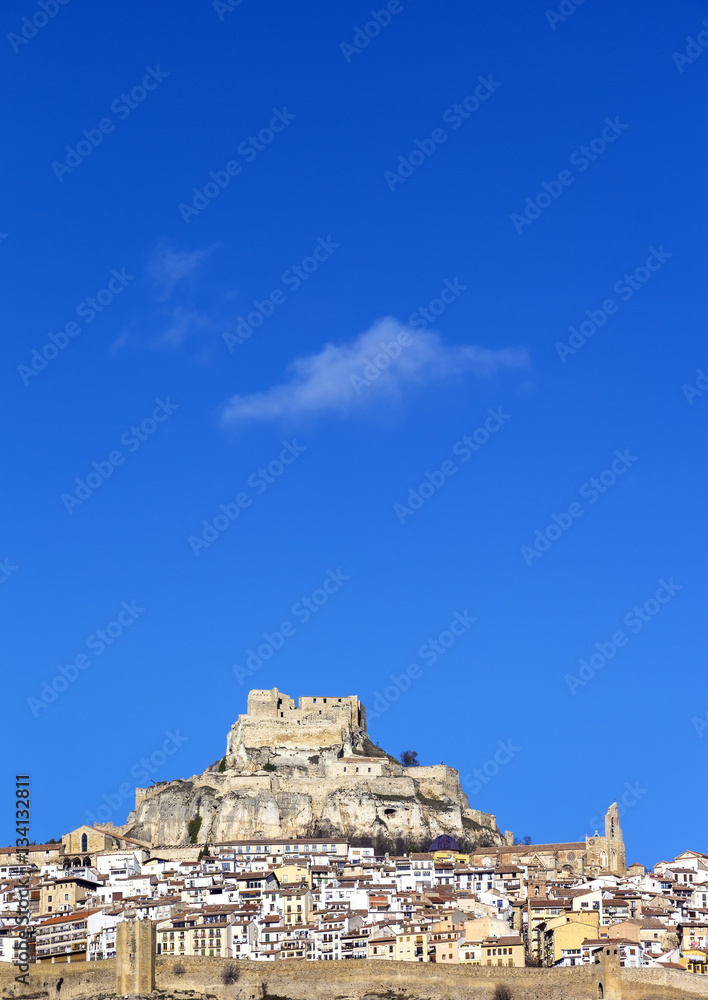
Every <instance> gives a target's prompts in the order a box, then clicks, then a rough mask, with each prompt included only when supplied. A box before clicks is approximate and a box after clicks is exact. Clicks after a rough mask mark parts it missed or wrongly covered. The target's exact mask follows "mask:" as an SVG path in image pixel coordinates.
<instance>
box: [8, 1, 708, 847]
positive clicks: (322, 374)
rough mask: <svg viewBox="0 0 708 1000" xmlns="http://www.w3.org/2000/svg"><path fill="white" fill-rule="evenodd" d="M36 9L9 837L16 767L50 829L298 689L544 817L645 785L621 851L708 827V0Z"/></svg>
mask: <svg viewBox="0 0 708 1000" xmlns="http://www.w3.org/2000/svg"><path fill="white" fill-rule="evenodd" d="M44 7H45V11H46V13H45V12H44V11H42V9H41V6H38V5H36V4H35V3H31V2H24V0H23V2H21V3H19V4H15V5H11V6H6V7H5V8H4V10H3V12H2V15H1V16H2V25H3V32H2V34H3V36H4V38H5V43H4V46H5V47H4V52H3V54H2V58H1V59H0V66H1V68H2V73H3V77H4V79H3V83H4V87H5V91H6V92H8V93H10V92H12V94H13V99H12V101H10V102H7V103H6V108H5V112H4V130H5V142H6V149H7V150H8V155H7V156H6V157H5V161H4V167H3V170H4V178H3V185H2V189H3V208H2V215H1V217H0V229H1V230H2V238H1V240H0V254H1V255H2V256H1V259H0V266H1V267H2V271H3V277H4V281H3V282H2V293H1V294H2V306H3V315H4V317H5V331H6V335H5V336H4V337H3V338H2V342H1V345H0V351H1V352H2V365H1V367H0V372H1V375H0V377H1V378H2V397H3V404H4V409H5V428H6V434H5V459H4V467H5V473H6V475H5V483H6V488H5V489H4V490H3V491H2V496H1V498H0V504H1V506H2V542H1V544H0V549H1V551H0V559H4V560H5V562H4V563H3V564H2V566H3V568H2V576H3V582H2V584H1V586H0V600H1V602H2V615H3V627H2V632H1V635H0V643H1V648H2V660H3V663H4V664H5V672H4V683H3V691H4V709H5V711H4V731H5V734H6V737H5V745H6V752H5V754H4V755H3V774H4V778H3V782H2V787H4V788H5V794H6V796H7V801H8V808H7V809H6V810H3V811H2V817H3V819H2V823H3V826H2V830H3V832H2V835H1V837H2V840H3V841H4V842H10V840H11V839H13V838H14V833H13V828H12V823H11V808H10V803H11V800H12V799H11V797H12V788H13V781H14V775H15V774H16V773H18V772H30V773H31V775H32V782H33V784H32V789H33V828H32V835H33V837H34V839H36V840H37V841H39V842H41V841H42V840H44V839H46V838H48V837H52V836H53V837H58V836H60V835H61V833H63V832H65V831H67V830H69V829H71V828H73V827H75V826H77V825H78V824H79V823H81V822H84V821H85V820H86V818H87V816H88V815H89V814H92V813H93V814H95V813H96V811H97V810H98V809H99V808H100V807H101V806H104V807H105V808H104V811H103V814H102V815H103V817H105V816H106V815H107V814H110V817H109V818H110V819H112V820H113V821H114V822H118V823H120V822H124V821H125V818H126V816H127V813H128V810H129V808H130V805H131V804H132V791H133V789H134V787H135V785H136V784H145V783H146V782H145V780H144V775H145V769H146V766H147V771H148V775H149V777H150V778H152V779H154V780H165V779H169V778H172V777H181V776H188V775H190V774H193V773H197V772H199V771H201V770H202V769H203V768H204V767H205V766H206V765H207V764H209V763H211V762H212V761H214V760H216V759H217V758H219V757H221V756H222V754H223V751H224V747H225V737H226V732H227V730H228V728H229V726H230V725H231V724H232V722H233V721H234V720H235V718H236V716H237V715H238V714H239V713H240V712H243V711H245V705H246V695H247V691H248V689H249V688H250V687H261V688H267V687H274V686H277V687H279V688H280V689H281V690H284V691H286V692H287V693H289V694H290V695H293V696H296V695H299V694H317V693H324V694H327V693H331V694H352V693H357V694H358V695H359V696H360V697H361V698H362V700H363V701H364V703H365V704H366V705H367V706H368V707H369V710H370V714H371V715H372V716H373V715H376V716H377V717H376V718H371V721H370V730H371V733H372V736H373V737H374V739H376V740H377V741H378V742H380V743H381V744H382V745H383V746H384V747H385V748H386V749H388V750H389V751H391V752H393V753H396V754H397V753H399V752H400V751H402V750H403V749H407V748H413V749H416V750H418V752H419V754H420V758H421V760H422V761H423V762H426V763H437V762H439V761H440V760H443V761H445V762H446V763H449V764H452V765H453V766H455V767H457V768H459V770H460V774H461V777H462V779H463V783H464V787H465V790H466V791H467V792H468V794H469V795H470V801H471V803H472V805H473V806H475V807H477V808H480V809H483V810H486V811H489V812H493V813H495V814H496V815H497V817H498V821H499V824H500V826H501V827H502V828H506V829H512V830H514V831H515V832H516V833H517V834H518V835H519V836H523V835H525V834H528V835H530V836H531V837H532V838H533V839H534V840H535V841H536V842H543V841H549V840H564V839H571V840H574V839H580V838H583V837H584V836H585V834H586V833H588V834H589V833H592V832H593V829H594V827H595V826H596V825H597V824H598V817H600V816H601V815H602V813H603V812H604V810H605V808H606V807H607V805H609V804H610V803H611V802H612V801H613V800H615V799H617V800H618V801H621V802H622V801H623V802H624V806H623V818H622V822H623V826H624V831H625V839H626V842H627V845H628V860H632V861H633V860H641V861H642V862H644V863H647V864H651V863H654V862H655V861H657V860H659V859H660V858H662V857H666V856H673V855H674V854H676V853H678V852H679V851H681V850H683V849H686V848H689V847H691V848H694V849H698V850H708V844H707V843H706V840H705V828H706V822H705V820H706V816H705V807H704V805H703V803H702V797H701V796H700V794H697V793H696V788H697V786H696V780H697V775H699V774H700V773H702V771H703V769H704V765H705V747H706V743H705V737H704V728H703V726H702V724H701V723H702V722H705V721H706V707H707V705H706V698H705V697H704V695H703V692H702V685H701V678H702V676H703V672H704V670H705V624H704V623H705V613H704V608H705V603H706V599H707V598H708V588H707V586H706V579H705V565H706V557H707V556H708V551H707V549H706V541H705V531H704V520H705V517H704V507H705V487H706V477H705V471H704V465H705V444H704V442H705V429H706V420H707V419H708V394H706V392H705V390H706V388H708V375H706V374H705V372H706V366H707V365H708V352H707V351H706V340H705V322H706V315H705V304H704V294H703V289H704V287H705V271H706V255H707V251H706V247H705V235H704V232H705V218H706V193H705V192H706V189H705V155H706V146H705V139H704V136H703V134H702V128H701V126H700V124H697V123H700V122H701V121H702V120H703V109H704V106H705V92H706V81H707V80H708V54H703V44H702V42H701V41H700V39H702V41H703V42H705V43H708V33H706V27H708V26H707V25H706V23H705V22H704V18H705V16H706V8H705V5H703V4H700V3H697V2H689V0H677V2H676V3H675V4H672V5H671V7H670V8H667V7H666V5H665V4H659V3H657V2H656V0H650V2H649V3H645V4H633V5H629V6H625V7H624V8H618V7H617V5H615V4H611V3H610V2H609V0H587V2H586V3H584V4H582V5H579V6H577V8H575V9H574V10H571V8H572V4H566V5H564V6H563V10H564V11H566V12H567V13H566V14H565V15H564V18H565V19H561V18H560V17H556V16H554V15H553V14H551V15H549V14H548V11H549V10H550V11H552V12H553V11H555V12H556V13H558V11H559V10H560V5H559V4H553V5H551V6H549V7H544V5H543V4H540V3H539V4H529V3H523V4H522V3H519V2H514V3H510V2H500V3H491V2H486V3H481V4H474V5H468V4H462V3H449V2H441V3H437V4H425V3H422V2H419V0H400V3H398V4H397V3H396V2H394V3H393V4H392V5H391V9H390V10H389V9H388V8H385V7H380V6H378V5H377V6H376V7H375V8H374V11H375V12H376V17H373V16H372V14H371V10H372V8H371V7H370V5H365V4H358V3H355V2H352V0H344V2H342V3H340V4H337V5H334V6H327V5H312V4H310V5H305V7H302V6H301V5H299V6H297V7H293V6H292V5H287V4H283V3H275V2H273V0H270V2H268V0H242V2H240V3H233V5H232V6H231V5H230V4H227V3H217V4H216V5H215V6H214V5H212V4H211V3H209V2H207V0H201V2H199V3H195V4H191V5H183V6H182V7H181V8H178V9H175V7H174V5H171V4H169V5H168V4H167V3H164V2H162V0H158V2H156V3H153V4H150V5H148V7H141V8H140V9H139V10H138V9H137V8H136V9H135V10H123V11H121V14H120V17H117V16H116V13H115V10H113V9H111V10H108V9H101V7H100V5H99V6H98V7H97V6H96V5H90V4H88V3H86V2H85V0H71V2H68V3H63V4H61V3H59V2H58V0H46V2H45V5H44ZM382 11H383V13H381V12H382ZM25 19H26V20H25ZM33 19H34V20H33ZM45 22H46V23H45ZM23 30H24V36H23V35H22V31H23ZM701 31H703V32H704V34H703V35H700V32H701ZM690 39H693V40H694V41H690ZM696 39H698V40H696ZM364 43H366V44H364ZM676 53H678V55H676ZM687 53H688V54H687ZM571 328H572V329H571ZM593 480H595V482H594V483H593ZM325 583H326V584H327V585H326V586H325ZM635 609H639V610H638V611H637V610H635ZM453 623H456V624H455V628H454V629H451V628H450V626H452V625H453ZM99 630H102V635H101V634H100V632H99ZM276 632H277V633H278V635H276ZM455 632H457V633H459V634H457V635H456V634H455ZM264 633H265V634H266V635H265V636H264ZM618 633H619V635H618ZM259 646H260V647H261V649H262V651H263V652H264V654H265V655H264V657H260V656H259V654H258V648H259ZM276 647H277V648H276ZM592 657H594V659H592ZM77 658H78V661H77ZM581 661H585V664H582V663H581ZM247 664H250V666H247ZM259 664H261V665H260V666H259ZM60 668H62V669H60ZM411 668H412V669H411ZM52 694H54V698H53V699H52ZM375 706H376V707H375ZM706 728H708V725H707V726H706ZM168 732H169V733H172V734H178V736H179V739H178V742H179V747H178V749H176V750H175V752H174V753H172V754H170V755H166V754H164V753H162V752H161V750H160V748H161V747H162V745H163V743H164V741H165V739H166V738H167V737H166V735H165V734H166V733H168ZM500 741H501V743H503V744H504V745H505V746H506V747H507V751H509V748H512V750H511V752H506V753H504V754H502V757H508V761H507V763H505V764H503V765H502V766H501V767H499V766H498V765H497V764H495V762H494V755H495V753H497V752H498V749H499V743H500ZM171 746H173V747H174V744H171ZM141 761H143V763H142V764H141ZM145 761H147V762H148V764H147V765H146V764H145V763H144V762H145ZM475 771H477V772H478V774H477V776H476V775H475ZM480 775H481V777H480ZM120 788H122V789H123V791H122V792H119V791H118V789H120ZM126 788H129V789H130V794H128V793H127V792H126ZM106 803H108V805H107V804H106ZM99 815H101V814H99Z"/></svg>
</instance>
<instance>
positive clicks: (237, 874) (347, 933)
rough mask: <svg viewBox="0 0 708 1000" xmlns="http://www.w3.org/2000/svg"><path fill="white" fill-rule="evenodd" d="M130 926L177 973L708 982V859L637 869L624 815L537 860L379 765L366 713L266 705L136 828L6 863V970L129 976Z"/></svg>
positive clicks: (419, 783)
mask: <svg viewBox="0 0 708 1000" xmlns="http://www.w3.org/2000/svg"><path fill="white" fill-rule="evenodd" d="M283 772H284V773H283ZM281 781H285V782H286V783H289V785H290V796H291V798H290V799H287V800H286V798H285V797H284V794H283V792H282V788H281V785H280V784H279V783H280V782H281ZM207 789H210V790H211V794H210V795H207V794H206V790H207ZM338 796H340V797H344V799H346V802H347V803H348V804H347V805H346V808H343V807H340V806H337V807H336V808H334V805H333V801H334V800H336V799H337V797H338ZM293 797H294V799H295V804H294V803H293ZM308 803H309V805H308ZM357 803H359V808H363V809H364V810H365V813H366V815H365V817H364V819H363V820H361V819H360V820H359V822H358V823H357V822H355V821H354V820H353V819H352V815H353V813H350V812H349V810H352V811H355V810H356V808H357ZM335 804H336V803H335ZM389 810H392V811H389ZM298 817H299V820H298ZM298 821H299V822H300V823H303V824H307V825H308V826H310V829H311V830H314V833H313V834H312V835H310V834H309V833H308V832H307V830H303V829H301V830H298V829H297V822H298ZM338 824H341V825H339V826H338ZM436 825H437V827H438V828H437V829H434V827H435V826H436ZM264 827H265V829H264ZM458 831H459V834H460V837H459V839H458V838H456V837H455V836H454V833H455V832H458ZM423 837H426V838H427V840H425V842H423V843H421V838H423ZM386 838H388V843H389V844H395V843H400V841H401V839H402V838H406V839H407V845H406V849H404V850H400V851H398V850H385V851H382V850H381V845H382V844H385V843H386ZM475 841H476V843H475ZM21 912H25V913H27V914H28V916H29V922H28V923H27V924H25V925H20V924H19V922H18V915H19V914H20V913H21ZM127 920H138V921H142V920H146V921H151V922H152V923H153V924H154V927H155V945H156V953H157V954H159V955H162V956H168V957H169V958H170V959H174V962H175V963H179V962H180V960H181V959H182V958H187V957H189V956H203V957H214V958H228V959H233V960H246V961H255V962H274V961H283V960H289V961H295V960H303V961H338V960H342V961H345V960H351V959H366V960H370V961H399V962H400V961H403V962H425V963H429V962H432V963H440V964H444V965H448V964H467V965H473V966H474V965H476V966H484V967H489V966H492V967H523V966H529V965H531V966H546V967H554V966H581V965H591V964H593V963H595V962H596V959H597V954H598V953H600V952H602V949H603V948H604V947H605V946H606V945H607V943H608V942H613V946H614V947H615V948H616V949H617V951H618V952H619V956H620V964H621V966H623V967H625V968H640V967H663V968H666V969H677V970H678V969H682V970H686V971H687V972H692V973H703V972H706V970H707V969H708V950H707V948H708V940H707V937H708V855H705V854H701V853H700V852H697V851H685V852H684V853H683V854H681V855H679V856H678V857H677V858H675V859H673V860H672V861H661V862H659V863H657V864H656V865H655V866H654V870H653V871H649V870H646V869H645V868H644V866H643V865H640V864H630V865H627V862H626V856H625V847H624V842H623V838H622V830H621V827H620V821H619V810H618V807H617V805H616V804H613V805H612V806H610V808H609V809H608V811H607V814H606V816H605V819H604V830H603V831H602V833H599V832H597V831H595V832H594V833H592V834H591V835H588V836H585V837H584V838H583V839H582V840H579V841H577V842H573V843H557V844H528V843H524V844H519V843H518V842H516V841H515V838H514V837H513V835H512V834H510V833H508V832H507V833H506V834H502V833H501V832H500V831H499V830H498V828H497V826H496V820H495V819H494V817H492V816H489V815H487V814H483V813H479V812H476V811H475V810H472V809H470V807H469V804H468V803H467V800H466V796H464V793H463V792H462V791H461V789H460V788H459V782H458V781H457V772H455V771H454V769H452V768H446V767H444V766H442V765H438V766H437V767H436V768H427V767H418V766H404V765H403V764H401V763H400V762H398V761H396V760H395V759H394V758H392V757H390V756H389V755H387V754H385V753H384V752H383V751H382V750H380V749H379V748H378V747H375V746H374V745H373V744H372V743H371V742H370V740H369V739H368V737H367V735H366V723H365V712H364V708H363V706H362V705H361V703H360V702H359V700H358V699H357V698H354V697H349V698H341V699H338V698H334V699H332V698H327V699H320V698H307V699H304V698H301V699H300V701H299V704H296V703H295V701H294V700H293V699H290V698H288V697H287V696H286V695H282V694H281V693H280V692H278V691H277V690H275V689H274V690H273V691H268V692H262V691H254V692H251V694H250V695H249V701H248V712H247V714H246V715H243V716H240V717H239V720H238V721H237V722H236V723H235V725H234V727H233V728H232V730H231V732H230V733H229V737H228V741H227V752H226V755H225V757H224V758H223V759H222V760H221V761H217V762H216V763H215V764H214V765H212V766H211V767H210V768H208V769H207V771H206V772H204V774H203V775H201V776H198V777H196V778H193V779H189V781H186V782H170V783H163V784H162V785H158V786H154V787H153V788H151V789H149V790H145V789H138V790H137V793H136V810H135V811H134V813H132V814H131V816H130V817H129V819H128V823H127V824H126V825H125V827H116V826H113V825H112V824H109V823H107V824H104V825H101V824H98V823H97V824H94V825H84V826H80V827H78V828H77V829H76V830H73V831H71V832H70V833H67V834H65V835H64V836H63V837H62V840H61V842H60V843H59V842H57V843H47V844H40V845H31V846H30V847H28V848H15V847H8V848H5V849H4V850H1V851H0V961H4V962H17V961H18V956H19V955H20V954H22V955H25V954H26V955H28V957H29V961H30V962H35V963H40V964H42V963H45V964H49V963H53V964H56V963H65V962H96V961H100V960H103V959H108V958H113V957H115V955H116V934H117V928H118V926H119V925H120V924H121V922H123V921H127Z"/></svg>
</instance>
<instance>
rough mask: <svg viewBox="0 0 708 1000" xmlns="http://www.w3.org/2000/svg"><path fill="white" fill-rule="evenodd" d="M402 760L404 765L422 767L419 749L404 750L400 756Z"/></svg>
mask: <svg viewBox="0 0 708 1000" xmlns="http://www.w3.org/2000/svg"><path fill="white" fill-rule="evenodd" d="M400 761H401V764H403V766H404V767H420V761H419V760H418V751H417V750H404V751H403V753H402V754H401V756H400Z"/></svg>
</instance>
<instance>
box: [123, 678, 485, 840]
mask: <svg viewBox="0 0 708 1000" xmlns="http://www.w3.org/2000/svg"><path fill="white" fill-rule="evenodd" d="M190 824H191V826H190ZM122 832H123V833H124V834H125V835H126V836H131V837H135V838H137V839H140V840H147V841H150V842H151V843H152V844H153V845H155V846H177V845H183V844H187V843H189V842H190V834H191V839H192V842H195V843H199V844H204V843H211V844H213V843H218V842H222V841H228V840H243V839H247V838H275V837H305V836H330V835H332V834H338V835H345V836H347V837H371V838H376V837H382V838H387V839H389V840H395V839H396V838H402V839H403V840H404V841H405V846H406V848H407V847H408V844H409V843H413V844H415V845H416V846H417V847H418V849H422V850H424V849H426V848H427V846H428V844H429V842H430V841H431V840H432V839H433V838H434V837H436V836H438V835H439V834H442V833H447V834H450V835H451V836H453V837H455V838H456V839H457V840H458V841H459V840H462V841H465V842H470V841H476V842H479V841H480V840H481V841H482V842H486V843H489V844H499V843H502V842H503V840H504V838H503V836H502V834H501V832H500V831H499V828H498V827H497V823H496V819H495V817H494V816H491V815H489V814H488V813H482V812H479V811H478V810H475V809H472V808H470V805H469V802H468V801H467V796H466V795H465V793H464V792H463V791H462V789H461V787H460V784H459V778H458V772H457V771H456V770H454V769H453V768H450V767H447V766H444V765H442V764H441V765H436V766H433V767H403V766H402V765H401V764H400V763H399V762H398V761H397V760H395V759H394V758H393V757H391V756H389V755H388V754H386V753H385V752H384V751H383V750H381V749H380V748H379V747H377V746H374V744H373V743H372V742H371V740H370V739H369V737H368V734H367V732H366V712H365V709H364V707H363V705H362V704H361V703H360V702H359V700H358V698H356V697H347V698H344V697H343V698H329V697H328V698H300V700H299V704H297V703H296V702H295V701H294V700H293V699H290V698H288V696H287V695H284V694H281V693H280V692H279V691H277V689H274V690H273V691H252V692H251V693H250V694H249V698H248V712H247V714H246V715H241V716H239V718H238V720H237V721H236V723H235V724H234V726H233V727H232V729H231V731H230V732H229V735H228V739H227V750H226V755H225V757H224V758H223V760H222V761H218V762H216V763H215V764H212V765H211V766H210V767H208V768H207V769H206V770H205V771H204V772H203V773H202V774H200V775H196V776H194V777H191V778H188V779H186V780H178V781H170V782H162V783H160V784H155V785H153V786H151V787H150V788H138V789H136V796H135V810H134V811H133V812H132V813H131V814H130V815H129V817H128V821H127V823H126V825H125V826H124V827H122Z"/></svg>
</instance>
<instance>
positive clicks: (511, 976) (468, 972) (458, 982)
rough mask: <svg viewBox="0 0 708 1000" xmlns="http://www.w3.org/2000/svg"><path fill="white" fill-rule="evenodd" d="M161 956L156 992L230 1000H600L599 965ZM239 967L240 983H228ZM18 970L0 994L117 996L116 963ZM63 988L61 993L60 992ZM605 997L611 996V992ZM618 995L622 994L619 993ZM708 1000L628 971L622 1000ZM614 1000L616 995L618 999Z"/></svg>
mask: <svg viewBox="0 0 708 1000" xmlns="http://www.w3.org/2000/svg"><path fill="white" fill-rule="evenodd" d="M180 961H181V966H182V968H183V970H184V973H183V975H176V974H175V969H176V968H177V967H178V966H177V965H176V960H175V959H173V958H158V959H157V962H156V992H155V994H153V996H165V997H170V996H174V995H177V994H184V993H187V992H188V991H193V994H192V996H193V1000H196V997H195V996H194V994H196V995H197V996H205V995H207V994H209V995H210V996H211V997H218V998H224V1000H262V998H263V997H266V998H267V997H269V996H270V997H280V998H289V1000H364V998H365V997H366V998H369V1000H372V998H374V997H376V998H379V997H380V998H384V997H392V996H395V997H397V998H398V1000H405V998H410V1000H413V998H415V1000H457V998H458V997H459V998H469V1000H492V996H493V993H494V988H495V986H496V985H497V984H498V983H505V984H506V985H508V986H509V988H510V990H511V994H512V998H513V1000H594V998H595V997H597V995H598V992H597V971H596V968H595V967H593V966H580V967H576V968H565V969H508V968H507V969H495V968H485V967H476V966H465V965H451V966H449V967H447V968H446V967H444V966H441V965H430V964H417V963H412V962H388V961H377V960H365V961H358V962H357V961H339V962H304V961H285V960H281V961H277V962H251V961H241V962H234V963H231V962H229V960H228V959H217V958H184V959H181V960H180ZM229 965H234V966H235V967H236V969H237V976H238V978H237V980H236V981H235V982H234V983H231V984H229V985H224V983H223V982H222V973H223V970H224V969H225V968H226V967H227V966H229ZM16 974H17V969H16V968H15V967H14V966H12V965H10V964H9V963H7V962H0V996H2V997H8V998H9V997H12V998H15V1000H22V998H24V1000H44V998H45V997H46V998H48V1000H89V998H91V1000H97V998H99V997H108V996H115V995H116V961H115V959H109V960H106V961H103V962H76V963H72V964H69V965H66V964H57V965H32V966H30V973H29V985H27V986H25V985H23V984H22V983H17V982H15V980H14V977H15V975H16ZM57 987H58V988H57ZM605 996H606V998H607V1000H611V995H610V994H608V993H605ZM615 996H616V994H615ZM706 997H708V976H699V975H694V974H692V973H689V972H679V971H678V970H673V969H622V971H621V997H620V998H617V1000H701V998H706ZM612 1000H615V997H612Z"/></svg>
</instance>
